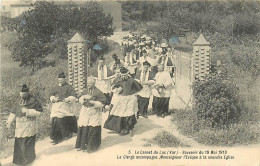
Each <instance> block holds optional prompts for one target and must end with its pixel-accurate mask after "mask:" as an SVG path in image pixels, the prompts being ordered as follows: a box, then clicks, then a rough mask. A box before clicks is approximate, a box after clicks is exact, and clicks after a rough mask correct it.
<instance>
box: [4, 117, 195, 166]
mask: <svg viewBox="0 0 260 166" xmlns="http://www.w3.org/2000/svg"><path fill="white" fill-rule="evenodd" d="M107 116H108V113H103V122H104V121H105V120H106V118H107ZM171 118H172V117H171V116H167V117H165V118H164V119H163V118H159V117H157V116H155V115H152V116H149V119H146V118H142V117H141V118H139V119H138V123H137V124H136V126H135V130H134V136H133V137H131V136H130V135H126V136H119V135H118V134H117V133H114V132H111V131H109V130H107V129H104V128H103V129H102V144H101V147H100V149H99V151H97V152H95V153H94V154H91V155H93V156H99V155H101V154H107V153H111V152H116V151H117V150H118V149H121V148H126V149H127V148H134V147H135V148H142V147H149V148H158V145H155V144H152V143H148V142H147V140H149V139H152V138H153V137H154V136H155V135H156V134H157V133H159V132H161V131H164V130H165V131H170V132H172V133H173V134H174V135H175V136H176V137H179V138H181V141H182V142H183V143H184V144H186V145H189V146H192V147H193V146H194V147H196V146H199V144H198V143H196V142H195V141H193V140H192V139H191V138H187V137H185V136H183V135H181V134H180V133H179V132H178V131H176V126H175V125H174V124H173V122H172V121H171ZM50 141H51V140H50V139H49V138H46V139H44V140H42V141H39V142H37V143H36V155H37V159H36V160H35V161H34V162H33V164H32V165H41V164H43V163H45V162H47V161H50V160H53V162H55V163H56V164H57V165H59V164H58V163H59V160H60V161H61V162H62V161H63V158H64V156H67V155H69V156H71V160H83V159H84V155H83V152H77V151H76V150H75V149H74V144H75V142H76V135H74V137H73V138H71V139H69V140H66V141H64V142H62V143H60V144H58V145H52V144H51V143H50ZM81 157H82V158H81ZM71 162H72V161H71ZM75 162H76V161H75ZM1 163H2V164H3V165H13V164H12V156H10V157H8V158H6V159H3V160H2V161H1Z"/></svg>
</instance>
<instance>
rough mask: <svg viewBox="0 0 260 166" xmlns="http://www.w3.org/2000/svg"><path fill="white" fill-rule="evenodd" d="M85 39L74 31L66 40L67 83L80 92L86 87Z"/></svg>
mask: <svg viewBox="0 0 260 166" xmlns="http://www.w3.org/2000/svg"><path fill="white" fill-rule="evenodd" d="M84 48H85V40H84V39H83V38H82V37H81V36H80V34H79V33H76V34H75V35H74V36H73V37H72V38H71V39H70V40H69V41H68V70H69V73H68V75H69V84H70V85H72V86H73V87H74V89H75V91H76V92H77V93H78V94H80V93H81V92H82V91H83V89H84V88H85V87H86V81H87V78H86V74H87V67H86V65H85V63H86V60H87V58H86V57H85V54H84Z"/></svg>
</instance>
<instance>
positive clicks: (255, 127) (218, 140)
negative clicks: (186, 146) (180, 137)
mask: <svg viewBox="0 0 260 166" xmlns="http://www.w3.org/2000/svg"><path fill="white" fill-rule="evenodd" d="M173 121H174V122H175V123H176V125H177V127H178V129H179V130H180V132H181V133H182V134H184V135H187V136H189V137H193V138H194V139H195V140H196V141H198V142H199V143H202V144H205V145H214V146H235V145H248V144H258V143H260V128H259V122H258V121H251V122H249V121H248V122H246V121H241V122H240V123H237V124H232V125H230V126H229V127H228V128H226V129H216V128H210V127H208V126H207V125H206V124H205V123H204V122H203V121H199V120H197V119H196V115H195V113H194V112H193V111H190V110H178V111H176V113H175V116H174V119H173Z"/></svg>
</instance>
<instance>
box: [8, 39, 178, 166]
mask: <svg viewBox="0 0 260 166" xmlns="http://www.w3.org/2000/svg"><path fill="white" fill-rule="evenodd" d="M122 47H123V48H124V60H121V59H119V58H118V56H117V55H116V54H113V55H112V57H113V62H111V64H109V66H107V65H106V64H105V59H103V58H101V59H100V60H99V64H98V71H97V73H96V75H95V74H93V75H92V76H90V77H88V78H87V87H86V88H85V89H84V90H83V92H82V93H81V94H77V93H76V91H75V90H74V88H73V87H72V86H71V85H69V84H67V83H66V81H65V74H64V72H60V73H59V74H58V85H57V86H56V87H54V88H53V89H52V91H51V94H50V101H51V114H50V117H51V131H50V138H51V140H52V142H53V144H58V143H60V142H61V141H63V140H64V139H66V138H71V137H72V135H73V133H77V139H76V143H75V148H77V149H78V150H79V151H87V152H89V153H91V152H94V151H96V150H97V149H98V148H99V146H100V144H101V128H102V127H101V126H102V110H109V116H108V118H107V120H106V121H105V123H104V126H103V127H104V128H106V129H109V130H112V131H115V132H117V133H119V134H120V135H126V134H130V135H131V136H133V129H134V126H135V124H136V123H137V119H138V118H139V116H142V117H144V118H148V111H147V110H148V105H149V101H150V98H151V97H153V103H152V114H156V115H157V116H159V117H162V118H164V117H165V116H167V115H168V114H169V100H170V96H171V91H172V88H173V85H174V82H173V79H172V77H173V75H174V64H173V61H172V56H173V55H172V51H171V49H172V48H170V47H168V45H167V43H162V44H161V45H160V46H159V45H156V44H155V42H154V41H153V40H152V38H150V37H147V36H145V35H144V36H141V37H139V36H138V35H129V36H127V37H124V39H123V43H122ZM78 103H79V104H80V105H81V106H82V107H81V110H80V113H79V117H76V113H75V111H77V109H76V108H77V107H76V104H78ZM14 105H15V106H14V107H13V108H12V109H11V110H12V111H11V113H10V116H9V118H8V120H7V127H8V128H9V127H10V125H11V124H12V123H13V122H14V120H16V130H15V147H14V156H13V162H14V163H15V164H26V163H30V162H32V161H33V160H34V159H35V149H34V147H35V136H36V133H37V125H38V122H37V117H38V116H39V115H40V112H42V107H41V105H40V103H39V102H38V101H37V100H36V99H35V98H34V97H33V96H32V95H31V94H29V88H28V87H27V85H25V84H24V85H22V86H21V89H20V98H19V99H18V100H17V101H16V102H15V104H14Z"/></svg>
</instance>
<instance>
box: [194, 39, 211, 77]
mask: <svg viewBox="0 0 260 166" xmlns="http://www.w3.org/2000/svg"><path fill="white" fill-rule="evenodd" d="M192 63H193V65H192V67H193V74H192V75H193V78H192V80H193V81H194V80H204V79H205V77H206V75H208V74H209V70H210V43H209V42H207V41H206V39H205V38H204V36H203V35H202V34H201V35H200V36H199V38H198V39H197V40H196V41H195V42H194V43H193V55H192Z"/></svg>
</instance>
